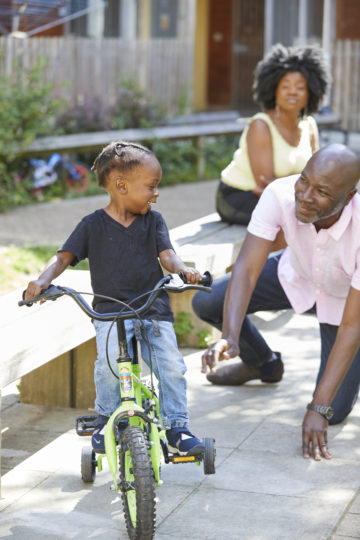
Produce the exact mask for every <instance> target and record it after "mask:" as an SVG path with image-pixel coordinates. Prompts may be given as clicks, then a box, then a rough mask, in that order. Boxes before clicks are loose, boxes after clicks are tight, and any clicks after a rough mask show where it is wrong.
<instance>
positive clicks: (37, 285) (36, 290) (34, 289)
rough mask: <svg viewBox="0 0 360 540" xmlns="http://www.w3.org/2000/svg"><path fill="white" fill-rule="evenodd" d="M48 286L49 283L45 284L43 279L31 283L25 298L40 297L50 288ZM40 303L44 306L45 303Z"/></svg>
mask: <svg viewBox="0 0 360 540" xmlns="http://www.w3.org/2000/svg"><path fill="white" fill-rule="evenodd" d="M48 286H49V283H45V282H44V281H43V280H42V279H35V280H34V281H30V282H29V284H28V286H27V288H26V291H25V298H34V297H35V296H39V295H40V294H41V292H42V291H44V290H45V289H47V288H48ZM40 303H41V304H42V303H43V302H40Z"/></svg>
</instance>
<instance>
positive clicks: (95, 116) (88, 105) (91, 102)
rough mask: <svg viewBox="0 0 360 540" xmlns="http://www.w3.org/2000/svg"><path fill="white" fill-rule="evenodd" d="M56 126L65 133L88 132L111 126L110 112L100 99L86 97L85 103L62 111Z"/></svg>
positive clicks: (106, 128) (57, 118) (102, 129)
mask: <svg viewBox="0 0 360 540" xmlns="http://www.w3.org/2000/svg"><path fill="white" fill-rule="evenodd" d="M56 126H57V127H58V128H59V129H61V131H62V132H63V133H66V134H69V133H86V132H89V131H104V130H108V129H110V128H111V122H110V119H109V115H108V112H107V111H106V110H105V108H104V106H103V105H102V103H101V102H100V100H99V99H96V98H95V99H86V100H85V101H84V103H83V104H81V105H80V104H77V105H74V106H73V107H70V108H67V109H65V110H63V111H61V112H60V113H59V114H58V115H57V117H56Z"/></svg>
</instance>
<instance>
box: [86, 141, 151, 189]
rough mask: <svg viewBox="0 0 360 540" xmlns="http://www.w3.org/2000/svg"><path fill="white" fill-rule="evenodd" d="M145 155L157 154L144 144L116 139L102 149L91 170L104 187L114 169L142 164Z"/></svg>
mask: <svg viewBox="0 0 360 540" xmlns="http://www.w3.org/2000/svg"><path fill="white" fill-rule="evenodd" d="M144 155H148V156H155V154H154V152H152V151H151V150H150V149H149V148H146V146H143V145H142V144H138V143H133V142H127V141H115V142H112V143H110V144H108V145H107V146H105V148H103V149H102V151H101V152H100V154H99V155H98V156H97V158H96V159H95V161H94V163H93V166H92V167H91V170H92V171H94V172H95V174H96V178H97V181H98V184H99V186H102V187H104V186H105V185H106V178H107V175H108V174H109V172H110V171H111V170H112V169H118V170H119V171H121V172H125V171H128V170H130V169H133V168H134V167H137V166H138V165H140V164H141V162H142V160H143V158H144Z"/></svg>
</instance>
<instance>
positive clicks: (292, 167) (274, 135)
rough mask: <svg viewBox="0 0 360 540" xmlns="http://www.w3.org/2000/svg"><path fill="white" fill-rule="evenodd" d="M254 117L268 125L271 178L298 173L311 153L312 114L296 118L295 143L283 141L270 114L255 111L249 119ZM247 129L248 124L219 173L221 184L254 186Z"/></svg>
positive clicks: (313, 132)
mask: <svg viewBox="0 0 360 540" xmlns="http://www.w3.org/2000/svg"><path fill="white" fill-rule="evenodd" d="M257 119H261V120H263V121H264V122H266V124H267V125H268V126H269V129H270V133H271V139H272V145H273V159H274V173H275V178H281V177H282V176H290V175H291V174H296V173H300V172H301V171H302V170H303V168H304V167H305V165H306V163H307V161H308V160H309V158H310V157H311V156H312V148H311V136H312V135H313V134H316V133H317V126H316V122H315V120H314V118H312V117H311V116H307V117H305V118H303V119H302V120H301V121H300V123H299V128H300V130H301V137H300V141H299V144H298V145H297V146H291V144H289V143H288V142H286V141H285V139H284V138H283V136H282V135H281V134H280V132H279V131H278V129H277V127H276V126H275V124H274V123H273V121H272V120H271V118H270V116H268V115H267V114H266V113H257V114H255V115H254V116H253V117H252V118H251V120H250V123H251V122H253V121H254V120H257ZM249 125H250V124H249ZM248 129H249V126H247V127H246V128H245V130H244V132H243V133H242V135H241V137H240V142H239V148H238V149H237V150H236V151H235V153H234V156H233V160H232V161H231V163H230V164H229V165H228V166H227V167H226V168H225V169H224V170H223V171H222V173H221V181H222V182H223V183H224V184H227V185H228V186H231V187H234V188H237V189H242V190H244V191H251V190H253V189H254V188H255V187H256V182H255V179H254V175H253V173H252V170H251V166H250V161H249V155H248V148H247V141H246V136H247V132H248Z"/></svg>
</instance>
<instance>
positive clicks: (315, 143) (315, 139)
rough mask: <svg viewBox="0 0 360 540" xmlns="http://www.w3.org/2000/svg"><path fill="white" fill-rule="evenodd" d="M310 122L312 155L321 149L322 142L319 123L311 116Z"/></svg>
mask: <svg viewBox="0 0 360 540" xmlns="http://www.w3.org/2000/svg"><path fill="white" fill-rule="evenodd" d="M308 120H309V122H310V144H311V149H312V153H313V154H315V152H317V151H318V150H319V148H320V142H319V130H318V127H317V123H316V122H315V119H314V118H313V117H312V116H309V118H308Z"/></svg>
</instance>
